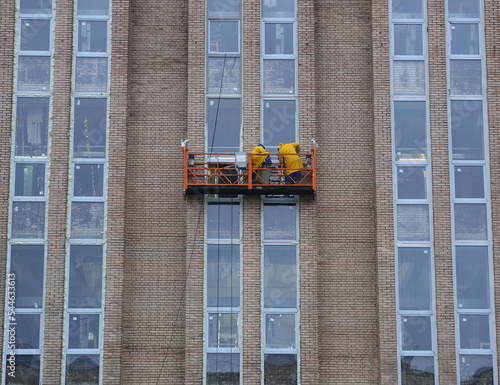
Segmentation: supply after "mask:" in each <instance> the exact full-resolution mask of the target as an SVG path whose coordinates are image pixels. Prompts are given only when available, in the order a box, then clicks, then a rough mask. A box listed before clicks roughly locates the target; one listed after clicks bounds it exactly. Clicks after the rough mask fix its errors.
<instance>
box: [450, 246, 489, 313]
mask: <svg viewBox="0 0 500 385" xmlns="http://www.w3.org/2000/svg"><path fill="white" fill-rule="evenodd" d="M489 281H490V279H489V263H488V248H487V247H486V246H458V247H457V248H456V285H457V306H458V308H461V309H489V308H490V294H489V293H490V291H489V287H490V285H489Z"/></svg>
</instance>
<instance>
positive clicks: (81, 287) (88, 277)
mask: <svg viewBox="0 0 500 385" xmlns="http://www.w3.org/2000/svg"><path fill="white" fill-rule="evenodd" d="M102 253H103V252H102V246H100V245H86V246H83V245H81V246H80V245H72V246H71V249H70V263H69V285H68V286H69V293H68V308H74V309H82V308H100V307H101V303H102V278H103V277H102Z"/></svg>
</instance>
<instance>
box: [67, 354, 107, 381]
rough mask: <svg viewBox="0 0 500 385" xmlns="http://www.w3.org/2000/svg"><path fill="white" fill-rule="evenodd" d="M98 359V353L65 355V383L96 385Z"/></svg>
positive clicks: (97, 379)
mask: <svg viewBox="0 0 500 385" xmlns="http://www.w3.org/2000/svg"><path fill="white" fill-rule="evenodd" d="M99 361H100V357H99V355H98V354H68V355H66V382H65V385H98V384H99Z"/></svg>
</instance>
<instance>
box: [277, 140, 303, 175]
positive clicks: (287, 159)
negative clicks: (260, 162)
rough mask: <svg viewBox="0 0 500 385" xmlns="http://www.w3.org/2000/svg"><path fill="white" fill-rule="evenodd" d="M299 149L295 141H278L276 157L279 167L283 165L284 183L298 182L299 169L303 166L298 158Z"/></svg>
mask: <svg viewBox="0 0 500 385" xmlns="http://www.w3.org/2000/svg"><path fill="white" fill-rule="evenodd" d="M299 151H300V144H299V143H298V142H295V143H280V144H279V146H278V152H279V155H278V158H279V161H280V163H281V167H283V166H284V167H285V168H286V170H285V174H286V176H285V183H286V184H290V183H299V182H300V169H302V168H304V164H303V163H302V160H301V159H300V157H299V155H298V152H299Z"/></svg>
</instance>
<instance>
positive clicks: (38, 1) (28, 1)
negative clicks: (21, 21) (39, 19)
mask: <svg viewBox="0 0 500 385" xmlns="http://www.w3.org/2000/svg"><path fill="white" fill-rule="evenodd" d="M19 11H20V12H21V13H31V14H34V15H36V14H42V15H45V14H50V13H51V12H52V0H21V1H20V7H19Z"/></svg>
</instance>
